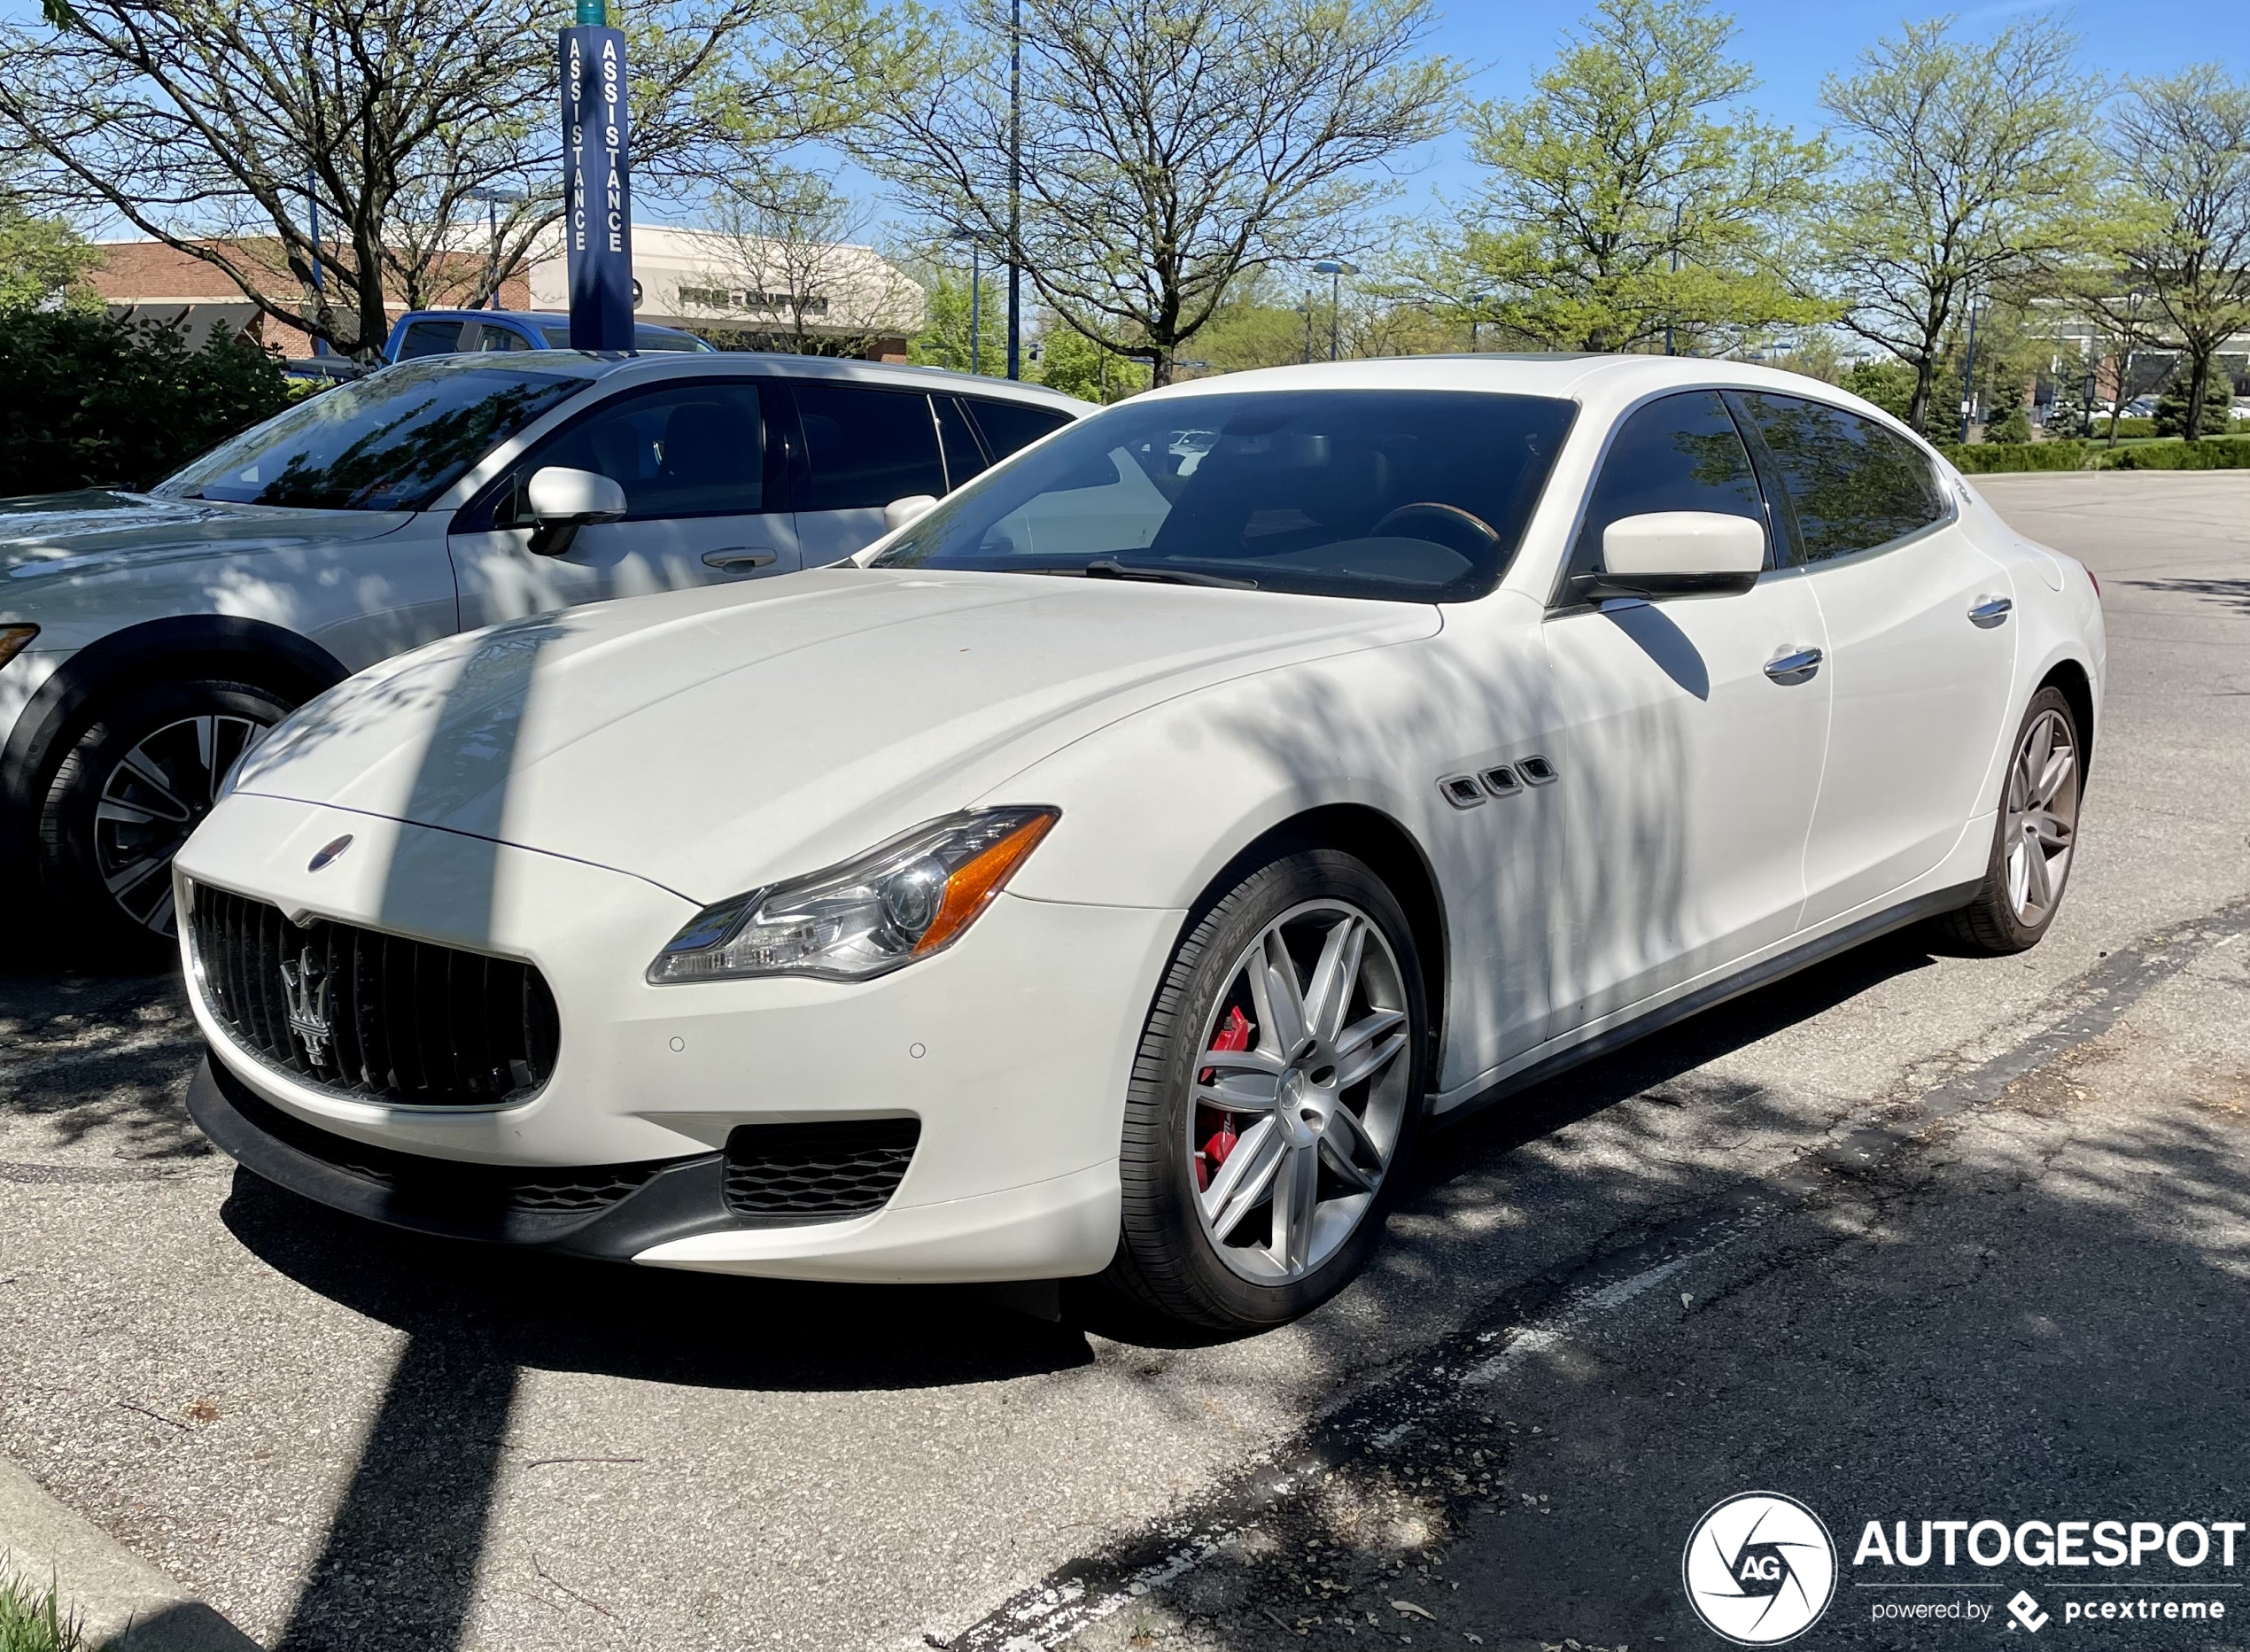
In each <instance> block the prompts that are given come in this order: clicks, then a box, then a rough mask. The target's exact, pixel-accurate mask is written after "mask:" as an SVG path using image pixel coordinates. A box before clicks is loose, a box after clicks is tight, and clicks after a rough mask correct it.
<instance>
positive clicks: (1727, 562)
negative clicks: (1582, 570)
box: [1582, 510, 1765, 596]
mask: <svg viewBox="0 0 2250 1652" xmlns="http://www.w3.org/2000/svg"><path fill="white" fill-rule="evenodd" d="M1764 571H1765V524H1763V523H1759V522H1753V521H1751V520H1750V518H1749V517H1748V516H1726V515H1724V514H1723V513H1721V512H1719V511H1712V510H1656V511H1650V512H1649V513H1648V514H1646V515H1645V516H1622V517H1619V518H1618V520H1617V521H1615V522H1613V523H1611V524H1610V525H1609V526H1608V527H1607V528H1605V529H1603V530H1602V571H1601V572H1600V573H1598V574H1594V575H1590V576H1588V577H1587V578H1586V579H1585V580H1584V581H1583V582H1582V583H1583V584H1584V586H1586V587H1587V589H1586V591H1585V594H1587V595H1588V596H1684V595H1688V594H1693V593H1707V594H1712V595H1717V594H1720V593H1735V592H1742V591H1747V590H1749V589H1750V587H1751V586H1754V585H1756V584H1757V577H1758V575H1759V574H1760V573H1762V572H1764Z"/></svg>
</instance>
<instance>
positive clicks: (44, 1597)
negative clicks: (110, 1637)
mask: <svg viewBox="0 0 2250 1652" xmlns="http://www.w3.org/2000/svg"><path fill="white" fill-rule="evenodd" d="M0 1652H88V1648H87V1644H86V1640H85V1637H84V1636H82V1635H81V1634H80V1633H78V1620H77V1618H76V1617H64V1616H63V1615H62V1611H61V1609H60V1607H59V1606H58V1603H57V1602H56V1600H55V1591H54V1588H53V1586H51V1585H50V1586H48V1587H46V1588H44V1589H42V1588H40V1587H38V1586H36V1585H35V1584H32V1583H29V1582H27V1581H26V1580H25V1579H23V1578H14V1577H8V1576H4V1575H0Z"/></svg>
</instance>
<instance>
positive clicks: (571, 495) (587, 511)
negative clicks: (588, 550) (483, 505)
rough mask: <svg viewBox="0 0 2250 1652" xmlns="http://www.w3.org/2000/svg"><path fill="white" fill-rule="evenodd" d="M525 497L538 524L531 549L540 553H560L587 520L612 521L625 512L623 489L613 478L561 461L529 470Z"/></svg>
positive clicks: (540, 554) (536, 553) (576, 535)
mask: <svg viewBox="0 0 2250 1652" xmlns="http://www.w3.org/2000/svg"><path fill="white" fill-rule="evenodd" d="M524 502H525V503H526V504H528V505H529V506H530V507H531V520H532V521H533V522H534V523H536V524H538V525H537V526H536V527H534V528H533V529H532V530H531V552H532V554H533V555H539V556H560V555H563V553H564V552H565V551H567V550H569V549H570V541H571V540H572V539H576V538H577V537H578V530H579V529H580V528H582V527H584V526H585V525H586V524H587V523H589V522H615V521H616V520H617V518H618V517H620V516H624V515H625V489H624V488H623V487H621V486H619V485H618V484H617V481H616V480H615V479H614V478H612V477H606V476H602V475H601V474H599V473H598V472H596V471H593V470H573V469H570V468H569V467H567V466H564V465H547V466H544V467H542V468H541V469H537V470H534V471H533V472H531V482H530V484H529V485H527V486H526V487H525V488H524Z"/></svg>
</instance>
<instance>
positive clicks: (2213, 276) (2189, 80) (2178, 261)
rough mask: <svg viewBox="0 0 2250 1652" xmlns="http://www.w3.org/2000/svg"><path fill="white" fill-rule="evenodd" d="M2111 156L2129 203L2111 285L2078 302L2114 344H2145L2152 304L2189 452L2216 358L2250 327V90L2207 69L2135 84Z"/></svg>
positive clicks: (2120, 113) (2113, 249)
mask: <svg viewBox="0 0 2250 1652" xmlns="http://www.w3.org/2000/svg"><path fill="white" fill-rule="evenodd" d="M2111 148H2112V150H2113V152H2114V156H2115V159H2116V164H2117V170H2118V173H2119V181H2120V182H2122V184H2123V186H2124V188H2125V190H2126V192H2127V196H2128V205H2127V207H2126V209H2125V210H2124V211H2123V212H2122V213H2120V214H2118V216H2117V219H2116V224H2117V228H2118V229H2119V231H2120V233H2118V234H2117V235H2116V237H2114V239H2113V241H2112V242H2111V244H2110V245H2109V246H2108V247H2107V248H2106V249H2105V251H2106V253H2107V254H2108V257H2107V259H2106V260H2105V261H2106V262H2108V263H2109V264H2110V265H2111V266H2112V268H2113V269H2114V275H2112V276H2111V278H2110V279H2108V280H2106V281H2104V282H2101V283H2098V284H2095V285H2093V286H2092V287H2091V291H2084V290H2082V292H2081V294H2080V297H2081V299H2082V300H2083V301H2085V302H2087V303H2088V304H2089V306H2090V307H2091V309H2092V310H2094V311H2095V312H2096V313H2097V314H2099V317H2100V318H2101V320H2102V322H2104V323H2105V325H2106V328H2107V329H2108V330H2110V331H2113V332H2118V333H2122V334H2141V335H2145V333H2146V331H2147V329H2148V322H2149V321H2150V319H2151V318H2150V317H2149V316H2147V315H2145V314H2142V313H2141V312H2142V309H2143V307H2144V304H2143V300H2144V295H2145V299H2147V300H2148V301H2149V302H2151V303H2153V306H2154V308H2155V310H2156V311H2157V312H2159V313H2160V314H2161V317H2162V321H2163V323H2164V324H2163V327H2162V331H2163V332H2164V333H2166V334H2168V335H2169V338H2168V339H2167V342H2170V343H2175V344H2176V345H2178V347H2179V351H2180V353H2181V355H2182V356H2183V357H2184V358H2185V361H2186V366H2187V369H2188V386H2187V405H2188V408H2189V419H2188V428H2187V436H2188V439H2189V440H2190V441H2193V440H2194V439H2195V438H2196V437H2197V436H2198V435H2199V434H2200V432H2201V427H2202V415H2201V412H2200V410H2201V409H2202V407H2204V403H2205V398H2206V395H2207V392H2208V389H2209V386H2210V383H2211V371H2212V361H2213V358H2214V357H2215V356H2216V355H2217V354H2218V352H2219V348H2220V346H2221V345H2224V344H2225V343H2226V341H2227V340H2228V339H2229V338H2231V337H2233V336H2234V335H2235V334H2237V333H2238V332H2240V331H2242V330H2244V329H2245V328H2250V85H2244V84H2242V83H2239V82H2237V81H2230V80H2229V79H2228V78H2227V77H2226V74H2225V72H2224V71H2223V70H2222V69H2221V68H2220V67H2219V66H2218V65H2217V64H2215V63H2201V64H2197V65H2194V66H2192V67H2190V68H2187V69H2185V70H2183V71H2182V72H2181V73H2180V74H2176V75H2173V76H2171V77H2169V79H2161V80H2149V81H2135V82H2133V84H2132V86H2131V88H2130V90H2129V92H2128V94H2127V96H2126V97H2125V98H2124V100H2123V102H2122V105H2120V106H2119V108H2118V110H2117V112H2116V117H2115V120H2114V125H2113V128H2112V137H2111ZM2120 399H2121V400H2122V394H2121V396H2120ZM2113 423H2114V420H2113Z"/></svg>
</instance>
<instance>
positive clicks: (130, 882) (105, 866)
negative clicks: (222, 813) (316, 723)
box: [94, 712, 270, 935]
mask: <svg viewBox="0 0 2250 1652" xmlns="http://www.w3.org/2000/svg"><path fill="white" fill-rule="evenodd" d="M268 726H270V725H268V724H265V723H261V722H260V721H259V720H258V719H257V718H255V717H240V716H237V715H234V714H231V713H226V712H219V713H213V714H210V715H207V716H204V717H182V718H181V719H180V720H179V721H177V722H175V723H167V724H166V725H164V726H163V727H162V728H159V729H158V730H156V731H155V732H154V733H151V734H149V735H148V736H146V737H145V738H144V739H143V740H142V741H140V743H139V744H138V745H136V746H135V747H134V748H132V750H130V751H128V752H127V753H126V754H125V755H124V756H122V757H120V758H119V759H118V760H117V762H116V763H115V764H113V765H112V767H111V769H110V772H109V776H108V778H107V779H105V780H104V781H103V782H102V795H101V801H100V802H99V803H97V804H96V805H95V807H94V865H95V868H96V870H97V871H98V872H99V873H101V878H102V882H103V883H104V884H105V885H106V886H107V888H108V889H109V892H110V898H111V899H112V900H114V901H115V902H116V903H117V904H118V906H119V908H120V910H121V911H123V912H124V913H125V915H126V916H127V917H128V918H129V919H132V920H133V921H134V922H135V923H136V924H139V925H141V926H142V927H144V928H146V929H149V930H152V931H153V932H154V933H156V934H158V935H170V934H172V933H173V928H174V913H173V911H172V879H171V876H170V873H171V868H172V857H173V856H175V855H176V854H178V853H179V851H180V846H181V845H182V844H183V843H185V842H187V841H188V834H190V832H192V831H194V830H195V829H196V827H197V826H198V825H199V824H201V822H202V820H203V818H204V816H206V815H207V814H209V813H210V812H211V806H212V804H213V803H216V802H218V800H219V786H220V782H221V781H222V780H224V779H226V778H227V771H228V770H229V769H230V768H232V767H233V766H234V764H235V759H237V757H239V756H242V754H243V753H244V751H246V750H247V749H249V748H250V746H251V745H252V743H253V742H254V741H256V740H257V738H258V737H259V735H260V734H261V733H264V732H265V731H266V729H267V728H268Z"/></svg>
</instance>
